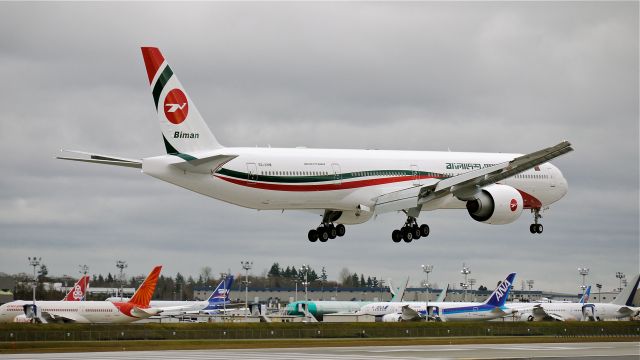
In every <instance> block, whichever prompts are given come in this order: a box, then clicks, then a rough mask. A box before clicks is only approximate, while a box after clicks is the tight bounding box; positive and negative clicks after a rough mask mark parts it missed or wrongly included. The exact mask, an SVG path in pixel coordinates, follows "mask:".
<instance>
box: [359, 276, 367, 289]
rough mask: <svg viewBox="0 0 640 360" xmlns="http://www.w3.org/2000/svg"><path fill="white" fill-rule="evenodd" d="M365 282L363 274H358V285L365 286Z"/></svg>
mask: <svg viewBox="0 0 640 360" xmlns="http://www.w3.org/2000/svg"><path fill="white" fill-rule="evenodd" d="M366 285H367V283H366V282H365V281H364V274H360V287H365V286H366Z"/></svg>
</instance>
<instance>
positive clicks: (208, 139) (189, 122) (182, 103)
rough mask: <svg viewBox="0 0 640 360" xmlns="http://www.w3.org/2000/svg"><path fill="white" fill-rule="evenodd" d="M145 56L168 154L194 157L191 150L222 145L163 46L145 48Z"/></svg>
mask: <svg viewBox="0 0 640 360" xmlns="http://www.w3.org/2000/svg"><path fill="white" fill-rule="evenodd" d="M142 58H143V59H144V65H145V67H146V69H147V76H148V77H149V84H150V85H151V92H152V94H153V100H154V102H155V106H156V110H157V112H158V119H159V120H160V129H161V130H162V137H163V139H164V146H165V148H166V150H167V154H172V155H177V156H180V157H182V158H185V160H193V157H192V156H189V153H191V152H196V151H203V150H213V149H219V148H222V145H220V143H219V142H218V140H216V138H215V136H214V135H213V133H211V131H210V130H209V128H208V127H207V124H206V123H205V122H204V119H203V118H202V116H201V115H200V113H199V112H198V109H197V108H196V106H195V104H194V103H193V101H192V100H191V98H190V97H189V96H188V95H187V93H186V90H185V89H184V87H183V86H182V84H181V83H180V81H178V78H177V77H176V75H175V74H174V73H173V71H172V70H171V67H169V64H168V63H167V61H166V60H165V58H164V56H163V55H162V53H161V52H160V49H158V48H156V47H142Z"/></svg>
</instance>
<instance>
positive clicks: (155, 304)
mask: <svg viewBox="0 0 640 360" xmlns="http://www.w3.org/2000/svg"><path fill="white" fill-rule="evenodd" d="M232 284H233V275H230V276H227V278H226V280H222V281H220V283H219V284H218V286H217V287H216V288H215V289H214V290H213V292H212V293H211V296H209V298H208V299H207V300H204V301H166V300H151V302H150V303H149V306H150V307H152V308H160V309H162V310H163V311H162V314H161V315H162V316H175V315H184V314H209V315H211V314H217V313H220V312H222V310H223V309H224V307H225V306H231V304H230V303H231V301H230V300H229V292H230V291H231V285H232ZM120 299H121V298H120V297H119V296H115V297H110V298H107V300H106V301H111V302H120V301H128V300H129V299H127V298H122V300H120Z"/></svg>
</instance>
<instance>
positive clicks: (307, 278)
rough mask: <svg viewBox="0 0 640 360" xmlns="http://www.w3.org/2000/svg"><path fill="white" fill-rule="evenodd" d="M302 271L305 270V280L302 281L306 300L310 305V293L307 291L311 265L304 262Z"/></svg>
mask: <svg viewBox="0 0 640 360" xmlns="http://www.w3.org/2000/svg"><path fill="white" fill-rule="evenodd" d="M302 271H304V282H303V283H302V285H304V302H305V303H307V305H306V306H309V295H308V293H307V290H308V287H309V276H308V275H309V265H307V264H302Z"/></svg>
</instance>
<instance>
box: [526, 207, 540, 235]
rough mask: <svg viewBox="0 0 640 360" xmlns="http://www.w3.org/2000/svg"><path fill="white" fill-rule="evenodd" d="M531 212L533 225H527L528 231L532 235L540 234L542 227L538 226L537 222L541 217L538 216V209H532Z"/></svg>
mask: <svg viewBox="0 0 640 360" xmlns="http://www.w3.org/2000/svg"><path fill="white" fill-rule="evenodd" d="M532 211H533V224H531V225H529V231H530V232H531V233H532V234H542V231H543V230H544V227H543V226H542V224H538V220H539V219H542V215H540V209H539V208H538V209H532Z"/></svg>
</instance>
